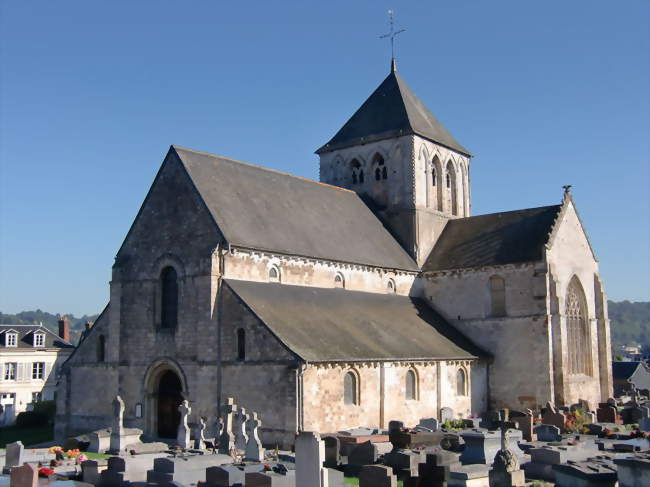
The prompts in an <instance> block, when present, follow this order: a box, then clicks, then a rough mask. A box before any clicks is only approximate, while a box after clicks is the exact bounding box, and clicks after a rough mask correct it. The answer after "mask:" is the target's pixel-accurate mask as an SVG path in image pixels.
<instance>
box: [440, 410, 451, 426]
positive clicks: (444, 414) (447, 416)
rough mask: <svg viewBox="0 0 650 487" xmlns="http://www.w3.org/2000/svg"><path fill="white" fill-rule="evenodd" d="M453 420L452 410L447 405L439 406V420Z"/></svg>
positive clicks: (442, 421)
mask: <svg viewBox="0 0 650 487" xmlns="http://www.w3.org/2000/svg"><path fill="white" fill-rule="evenodd" d="M453 420H454V410H453V409H451V408H448V407H444V408H440V422H441V423H444V422H445V421H453Z"/></svg>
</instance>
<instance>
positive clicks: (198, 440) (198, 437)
mask: <svg viewBox="0 0 650 487" xmlns="http://www.w3.org/2000/svg"><path fill="white" fill-rule="evenodd" d="M205 428H206V423H205V418H203V417H200V418H199V423H198V424H197V425H196V430H195V431H196V433H195V438H194V448H196V449H198V450H203V449H204V448H205V442H206V441H207V440H206V438H205Z"/></svg>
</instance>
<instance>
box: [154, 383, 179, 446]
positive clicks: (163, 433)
mask: <svg viewBox="0 0 650 487" xmlns="http://www.w3.org/2000/svg"><path fill="white" fill-rule="evenodd" d="M182 391H183V387H182V384H181V380H180V378H179V377H178V375H176V374H175V373H174V372H173V371H171V370H166V371H165V372H163V373H162V374H161V375H160V381H159V382H158V391H157V392H158V394H157V398H156V399H157V401H156V402H157V408H156V409H157V426H158V428H157V433H158V436H159V437H160V438H176V433H177V431H178V425H179V423H180V420H181V414H180V412H179V411H178V406H180V404H181V402H182V401H183V395H182Z"/></svg>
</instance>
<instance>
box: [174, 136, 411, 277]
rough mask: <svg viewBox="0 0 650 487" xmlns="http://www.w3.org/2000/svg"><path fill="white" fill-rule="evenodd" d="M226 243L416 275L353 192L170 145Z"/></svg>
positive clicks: (387, 234)
mask: <svg viewBox="0 0 650 487" xmlns="http://www.w3.org/2000/svg"><path fill="white" fill-rule="evenodd" d="M170 151H173V152H174V153H175V154H176V155H177V156H178V159H179V160H180V162H181V163H182V164H183V166H184V167H185V169H186V171H187V174H188V175H189V177H190V179H191V180H192V183H193V184H194V186H195V188H196V189H197V191H198V193H199V195H200V197H201V198H202V199H203V201H204V202H205V205H206V207H207V209H208V210H209V212H210V213H211V215H212V218H213V219H214V221H215V223H216V224H217V226H218V227H219V230H220V231H221V233H222V234H223V236H224V238H225V239H226V241H227V242H228V243H229V244H231V245H235V246H241V247H246V248H252V249H258V250H266V251H272V252H279V253H284V254H291V255H298V256H303V257H312V258H317V259H326V260H334V261H340V262H348V263H356V264H362V265H371V266H378V267H388V268H394V269H402V270H413V271H416V270H417V269H418V268H417V265H416V263H415V262H414V261H413V259H411V257H410V256H409V255H408V254H407V253H406V251H405V250H404V249H403V248H402V247H401V246H400V245H399V244H398V243H397V241H396V240H395V239H394V238H393V237H392V236H391V235H390V233H389V232H388V231H387V230H386V229H385V228H384V226H383V225H382V224H381V222H380V221H379V220H378V219H377V217H376V216H375V215H374V214H373V213H372V211H370V209H368V207H367V206H366V205H365V204H364V202H363V201H362V200H361V198H360V197H359V195H357V194H356V193H354V192H352V191H349V190H346V189H342V188H337V187H335V186H330V185H327V184H322V183H318V182H315V181H311V180H309V179H304V178H299V177H296V176H291V175H289V174H285V173H281V172H278V171H273V170H270V169H266V168H262V167H259V166H254V165H252V164H247V163H244V162H239V161H235V160H232V159H228V158H225V157H221V156H215V155H212V154H206V153H204V152H196V151H193V150H190V149H184V148H182V147H177V146H172V148H171V149H170Z"/></svg>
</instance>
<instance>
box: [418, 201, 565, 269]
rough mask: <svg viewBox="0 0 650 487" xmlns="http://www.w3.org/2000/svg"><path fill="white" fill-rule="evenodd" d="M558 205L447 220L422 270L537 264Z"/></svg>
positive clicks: (558, 210)
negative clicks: (535, 262) (534, 262)
mask: <svg viewBox="0 0 650 487" xmlns="http://www.w3.org/2000/svg"><path fill="white" fill-rule="evenodd" d="M561 209H562V205H553V206H543V207H540V208H529V209H525V210H516V211H506V212H502V213H491V214H488V215H479V216H472V217H468V218H459V219H457V220H450V221H449V222H448V223H447V225H446V226H445V229H444V230H443V232H442V234H441V235H440V238H439V239H438V242H437V243H436V245H435V247H434V248H433V250H432V251H431V253H430V254H429V257H428V258H427V260H426V262H425V263H424V265H423V266H422V270H423V271H438V270H447V269H462V268H467V267H483V266H491V265H504V264H516V263H521V262H533V261H539V260H541V259H542V258H543V255H544V246H545V245H546V243H547V242H548V239H549V234H550V233H551V231H552V230H553V226H554V223H555V221H556V219H557V217H558V215H559V213H560V211H561Z"/></svg>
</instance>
